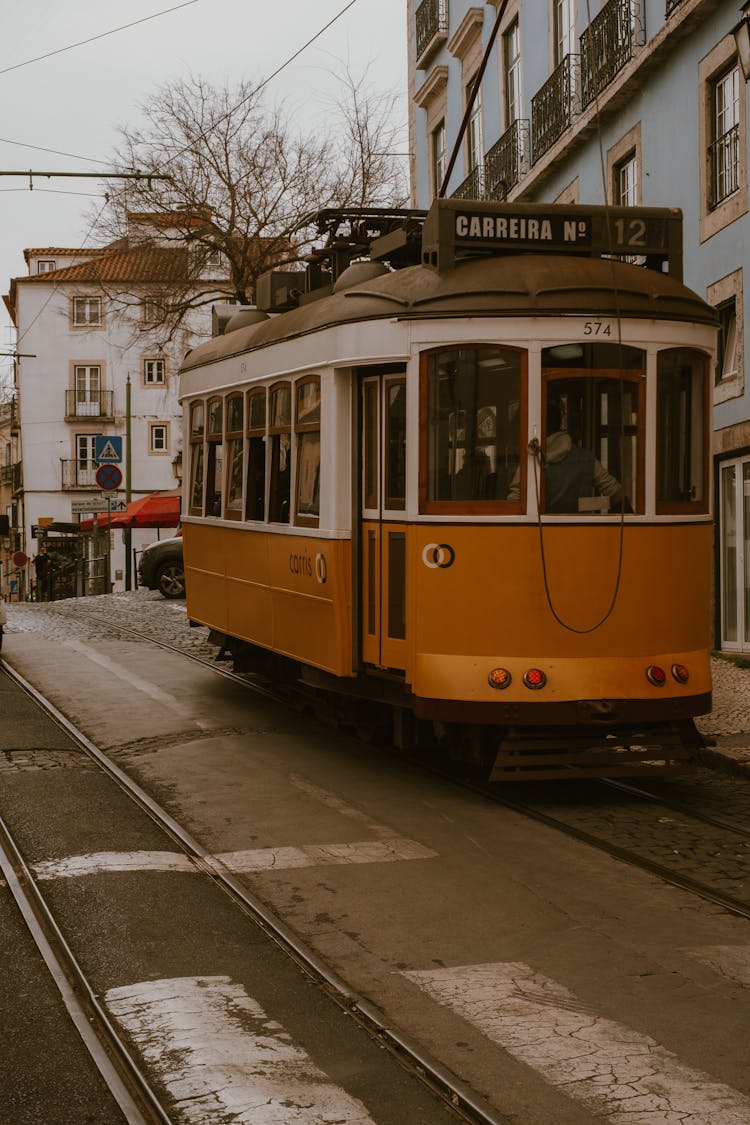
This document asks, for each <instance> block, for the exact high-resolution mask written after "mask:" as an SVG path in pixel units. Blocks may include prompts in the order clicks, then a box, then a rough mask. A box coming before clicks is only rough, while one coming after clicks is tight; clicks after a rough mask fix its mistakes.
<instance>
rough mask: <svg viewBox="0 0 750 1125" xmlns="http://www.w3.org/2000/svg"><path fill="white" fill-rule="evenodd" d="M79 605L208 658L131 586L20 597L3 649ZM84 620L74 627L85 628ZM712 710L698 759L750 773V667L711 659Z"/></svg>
mask: <svg viewBox="0 0 750 1125" xmlns="http://www.w3.org/2000/svg"><path fill="white" fill-rule="evenodd" d="M58 604H59V605H60V606H66V605H67V606H71V605H76V604H80V605H81V607H82V608H86V607H90V609H91V611H92V612H95V613H96V615H97V616H98V617H106V618H108V619H109V620H111V621H112V622H113V623H117V624H121V625H125V626H130V627H132V628H134V629H138V628H142V629H144V631H146V632H152V633H153V634H154V635H155V636H158V638H159V639H160V640H165V641H170V642H172V643H173V644H175V645H177V646H178V647H183V648H185V649H187V650H188V651H190V652H192V653H194V654H196V655H198V654H199V651H200V654H201V655H205V656H206V657H207V658H208V659H212V658H213V656H214V655H215V650H214V649H213V648H212V647H211V646H209V645H208V644H207V643H206V640H205V638H206V636H207V630H205V629H191V628H190V626H189V625H188V623H187V617H186V613H185V603H184V601H167V600H166V599H164V598H163V597H162V596H161V594H159V593H158V592H157V591H155V590H145V589H139V590H133V591H131V592H130V593H125V594H109V595H107V594H102V595H100V596H99V597H95V598H78V599H70V600H69V601H68V602H61V603H56V602H20V603H13V604H10V605H6V607H5V608H6V610H7V612H8V624H7V626H6V642H7V647H6V652H7V653H10V651H11V646H12V639H13V633H14V632H25V631H31V632H36V633H43V634H44V635H45V636H50V637H51V638H54V637H55V636H65V637H70V634H71V621H70V617H69V616H68V617H66V618H63V617H62V616H61V615H60V614H59V613H57V612H56V610H55V606H56V605H58ZM90 628H91V627H90V624H89V625H87V624H86V623H85V622H84V621H83V620H81V622H80V624H79V631H80V632H81V633H83V634H88V633H89V632H90ZM711 671H712V675H713V703H714V709H713V711H712V712H711V714H710V715H704V716H701V717H700V718H699V719H698V720H697V721H696V725H697V727H698V729H699V730H700V732H701V734H702V735H703V736H704V738H705V740H706V743H707V745H706V748H705V749H704V750H701V752H700V758H701V760H702V761H704V762H705V763H706V764H707V765H710V766H713V767H714V768H721V769H724V770H726V771H727V772H728V773H734V774H740V775H743V776H746V777H750V668H740V667H738V666H737V664H735V663H733V662H732V660H728V659H721V658H718V657H716V658H714V659H713V660H712V662H711Z"/></svg>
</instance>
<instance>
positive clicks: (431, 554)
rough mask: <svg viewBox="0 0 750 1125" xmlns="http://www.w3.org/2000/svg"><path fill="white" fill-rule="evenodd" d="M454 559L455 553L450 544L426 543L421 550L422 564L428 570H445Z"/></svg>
mask: <svg viewBox="0 0 750 1125" xmlns="http://www.w3.org/2000/svg"><path fill="white" fill-rule="evenodd" d="M455 559H456V552H455V551H454V550H453V548H452V547H451V545H450V543H427V544H425V546H424V547H423V549H422V562H423V563H424V565H425V566H427V567H429V568H430V570H437V569H439V570H446V569H447V568H448V567H449V566H453V563H454V562H455Z"/></svg>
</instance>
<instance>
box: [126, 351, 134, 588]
mask: <svg viewBox="0 0 750 1125" xmlns="http://www.w3.org/2000/svg"><path fill="white" fill-rule="evenodd" d="M130 436H131V408H130V372H129V371H128V378H127V381H126V383H125V505H126V508H127V505H128V504H129V503H130V496H131V480H130V477H131V470H132V453H131V442H130ZM130 548H131V531H130V528H129V527H126V528H125V589H126V590H130V589H131V588H132V579H133V561H132V554H131V549H130Z"/></svg>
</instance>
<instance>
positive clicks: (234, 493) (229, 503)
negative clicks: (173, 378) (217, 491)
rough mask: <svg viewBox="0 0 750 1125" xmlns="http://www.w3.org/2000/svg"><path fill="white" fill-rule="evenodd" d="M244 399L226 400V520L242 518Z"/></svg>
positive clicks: (235, 397) (240, 397) (235, 396)
mask: <svg viewBox="0 0 750 1125" xmlns="http://www.w3.org/2000/svg"><path fill="white" fill-rule="evenodd" d="M243 406H244V398H243V396H242V395H241V394H239V395H232V396H231V397H230V398H229V399H228V400H227V430H226V441H227V495H226V503H225V507H224V514H225V516H226V518H227V519H231V520H238V519H241V518H242V483H243V477H244V475H245V471H244V470H245V464H244V460H245V438H244V434H243V424H244V422H243Z"/></svg>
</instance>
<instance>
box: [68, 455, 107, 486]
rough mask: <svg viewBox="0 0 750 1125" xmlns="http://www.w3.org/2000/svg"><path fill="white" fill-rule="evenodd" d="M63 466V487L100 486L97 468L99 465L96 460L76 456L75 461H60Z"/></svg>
mask: <svg viewBox="0 0 750 1125" xmlns="http://www.w3.org/2000/svg"><path fill="white" fill-rule="evenodd" d="M60 464H61V466H62V486H63V488H98V485H97V483H96V470H97V469H98V468H99V465H98V464H97V462H96V461H88V460H85V459H84V458H82V457H81V458H76V460H75V461H62V460H61V461H60Z"/></svg>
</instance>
